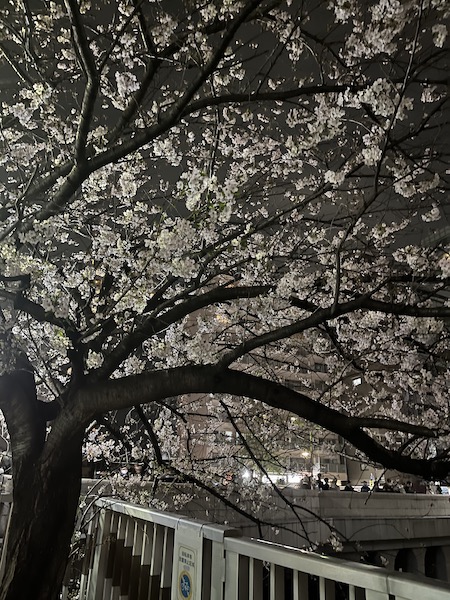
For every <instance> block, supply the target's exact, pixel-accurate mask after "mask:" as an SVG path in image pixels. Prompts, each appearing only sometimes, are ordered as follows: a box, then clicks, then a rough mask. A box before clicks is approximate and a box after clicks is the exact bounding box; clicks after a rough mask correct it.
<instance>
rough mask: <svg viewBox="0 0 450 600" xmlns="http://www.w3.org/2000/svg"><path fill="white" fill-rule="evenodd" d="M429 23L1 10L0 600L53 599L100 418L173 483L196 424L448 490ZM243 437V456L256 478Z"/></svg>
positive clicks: (343, 10)
mask: <svg viewBox="0 0 450 600" xmlns="http://www.w3.org/2000/svg"><path fill="white" fill-rule="evenodd" d="M448 18H449V8H448V3H446V2H445V0H405V1H401V2H400V1H399V0H373V1H371V2H359V1H357V0H330V1H327V2H316V1H313V0H311V1H309V0H306V1H304V2H298V1H297V0H290V1H289V0H285V1H282V0H241V1H237V0H235V1H229V0H228V1H225V2H216V1H213V2H208V3H206V2H205V3H203V2H197V1H196V0H192V1H189V2H188V1H187V0H186V1H184V2H178V3H172V2H158V3H157V2H154V1H152V0H114V1H108V2H106V1H102V0H98V1H96V2H89V1H88V0H33V1H32V0H9V1H8V2H4V3H3V6H2V8H1V9H0V51H1V57H2V58H1V64H0V77H1V80H2V86H1V92H0V95H1V130H0V133H1V141H0V143H1V148H2V152H1V157H0V169H1V175H0V194H1V209H0V222H1V227H0V264H1V269H0V279H1V289H0V298H1V338H0V344H1V356H0V367H1V377H0V408H1V410H2V412H3V414H4V417H5V420H6V423H7V427H8V431H9V435H10V439H11V448H12V455H13V480H14V506H13V511H12V519H11V526H10V531H9V537H8V543H7V558H6V562H5V565H6V570H5V574H4V579H3V583H2V588H1V593H0V598H2V599H3V600H5V599H9V600H12V599H17V598H31V597H33V598H36V599H42V600H43V599H45V600H51V599H53V598H56V597H57V594H58V590H59V588H60V584H61V580H62V577H63V574H64V568H65V564H66V560H67V554H68V548H69V544H70V538H71V534H72V530H73V525H74V520H75V513H76V508H77V502H78V495H79V489H80V476H81V456H82V446H83V442H84V441H85V442H86V444H88V446H89V444H90V441H91V440H90V438H89V435H90V434H91V433H92V431H93V429H95V427H96V426H95V424H96V423H97V424H98V423H101V422H102V419H103V418H104V417H103V415H105V414H111V411H122V410H131V409H132V408H133V407H136V408H134V410H135V411H136V414H137V415H138V417H139V419H140V422H141V424H142V427H141V429H140V431H141V432H143V434H145V436H146V437H145V439H146V440H147V442H148V448H144V449H143V450H142V452H144V453H145V456H146V460H148V461H153V462H154V463H155V464H156V463H159V464H162V463H164V461H165V460H166V459H165V454H164V448H165V447H168V446H171V447H173V445H177V444H178V445H179V451H177V452H176V453H175V454H176V456H177V460H178V461H179V462H178V463H175V462H174V463H173V464H172V465H171V468H172V469H173V470H174V471H175V470H179V471H180V472H184V473H186V474H187V475H188V476H189V477H190V478H191V479H190V481H191V482H199V483H201V481H204V479H202V477H201V476H200V474H198V473H197V472H195V471H192V472H190V471H189V469H190V468H191V467H192V463H191V462H190V461H189V460H188V458H187V457H189V453H186V454H183V451H182V449H183V448H186V447H187V446H188V445H189V443H192V440H194V439H195V435H194V434H195V431H191V433H192V437H191V438H189V427H191V429H193V430H195V428H196V427H197V431H198V430H199V428H200V429H201V427H203V425H199V422H198V420H197V421H196V420H195V414H199V415H207V416H209V417H210V419H213V418H214V419H216V422H219V421H220V422H225V421H226V422H228V423H231V424H232V425H233V427H234V428H235V430H236V431H239V432H240V433H241V434H242V435H243V437H244V438H245V435H246V434H248V433H249V432H255V434H256V433H257V432H260V431H262V430H261V429H260V428H259V426H257V425H256V421H255V419H256V418H258V417H260V416H261V414H262V413H264V412H267V411H269V410H272V409H273V410H275V411H277V414H288V415H291V416H293V417H295V418H294V419H292V420H290V419H289V420H288V421H289V429H290V435H295V434H296V431H298V434H299V435H300V433H301V432H303V431H304V422H305V420H306V421H309V422H311V423H313V424H314V425H317V426H320V427H322V428H323V429H326V430H329V431H332V432H334V433H335V434H337V435H339V436H341V437H342V438H343V439H345V440H347V442H348V443H350V444H352V445H353V446H354V447H355V448H356V449H357V450H358V451H359V452H360V453H362V454H363V455H364V456H365V457H366V458H367V460H372V461H376V462H378V463H381V464H382V465H384V466H385V467H386V468H395V469H398V470H401V471H404V472H407V473H413V474H417V475H420V476H422V477H426V478H436V479H443V478H445V477H446V476H447V474H448V473H449V471H450V459H449V458H448V454H449V451H450V437H449V430H448V425H447V423H448V417H449V405H448V380H449V372H448V365H447V358H448V350H449V345H448V327H447V321H446V319H448V317H449V316H450V306H449V296H448V292H449V282H450V259H449V256H448V253H447V251H446V245H447V244H448V241H449V239H450V238H449V230H448V228H447V227H446V214H447V208H448V207H447V204H446V202H447V198H448V191H449V183H450V181H449V178H450V172H449V166H448V165H449V164H450V148H449V142H448V140H449V139H450V136H449V134H450V127H449V126H450V119H449V98H448V69H449V48H448V44H447V40H446V35H447V25H446V23H448ZM311 357H318V358H319V360H321V361H322V362H323V363H325V364H326V365H327V368H328V372H327V377H326V385H325V386H322V387H321V388H320V389H318V388H315V387H314V386H312V385H311V376H310V371H311V370H313V367H312V366H311V363H310V362H308V359H310V358H311ZM354 375H358V376H360V377H361V378H363V379H364V382H365V383H366V384H367V386H368V387H367V389H368V390H369V391H368V392H367V394H365V395H363V396H362V395H361V394H358V393H357V390H356V389H353V388H352V386H351V385H348V382H349V381H350V380H351V378H352V376H354ZM293 381H294V382H295V386H293V385H292V382H293ZM204 395H206V400H203V401H202V402H200V400H199V398H204V397H205V396H204ZM202 406H203V407H204V408H203V409H202ZM188 413H189V414H190V415H191V416H192V415H193V416H192V419H191V420H189V419H186V415H187V414H188ZM204 418H205V417H202V419H204ZM177 419H178V420H179V421H183V420H184V423H185V425H186V427H185V431H187V433H186V434H183V436H181V435H180V433H179V432H180V430H179V428H178V425H177ZM103 422H104V421H103ZM208 422H209V423H210V425H208V427H210V428H211V423H212V421H211V420H209V421H208ZM169 424H171V425H170V427H169ZM267 428H268V425H267V424H266V438H262V441H261V444H259V445H258V444H257V443H256V442H253V441H251V442H248V441H247V442H246V445H245V451H246V456H248V457H250V458H251V459H252V460H253V461H254V462H255V463H258V462H259V464H260V465H261V466H263V462H261V461H262V459H261V460H260V459H259V458H258V456H260V455H261V456H262V454H261V452H262V450H264V446H266V448H267V449H266V452H270V447H269V446H270V444H269V441H270V436H269V435H268V434H267V431H268V429H267ZM87 430H88V431H89V435H88V437H87V438H86V440H85V432H86V431H87ZM250 437H251V436H250ZM256 437H257V436H256ZM245 439H249V438H245ZM266 442H267V443H266ZM431 449H432V450H433V451H431ZM136 451H137V452H138V450H136ZM223 459H224V460H225V461H226V459H227V457H226V456H223ZM183 460H184V462H183ZM189 473H190V475H189Z"/></svg>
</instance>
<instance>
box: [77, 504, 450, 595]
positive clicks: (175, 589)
mask: <svg viewBox="0 0 450 600" xmlns="http://www.w3.org/2000/svg"><path fill="white" fill-rule="evenodd" d="M78 597H79V600H110V599H120V600H126V599H129V600H142V599H146V600H149V599H152V600H169V599H170V600H417V599H420V600H450V586H449V585H447V584H445V583H444V582H440V583H438V582H434V581H433V580H430V579H425V578H419V577H416V576H412V575H408V574H401V573H396V572H392V571H387V570H385V569H382V568H378V567H372V566H368V565H362V564H359V563H354V562H349V561H345V560H340V559H336V558H331V557H327V556H320V555H317V554H314V553H310V552H306V551H303V550H298V549H295V548H289V547H285V546H279V545H277V544H273V543H268V542H263V541H261V540H254V539H250V538H241V537H240V532H239V531H238V530H236V529H231V528H227V527H225V526H221V525H213V524H210V523H206V522H201V521H194V520H191V519H185V518H183V517H180V516H179V515H177V514H169V513H163V512H160V511H156V510H150V509H147V508H145V507H142V506H137V505H134V504H128V503H125V502H121V501H116V500H112V499H107V498H103V499H100V500H97V501H96V503H95V512H94V514H93V517H92V519H91V521H90V523H89V531H88V534H87V539H86V555H85V560H84V566H83V573H82V577H81V582H80V590H79V596H78Z"/></svg>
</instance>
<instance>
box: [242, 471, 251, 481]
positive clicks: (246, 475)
mask: <svg viewBox="0 0 450 600" xmlns="http://www.w3.org/2000/svg"><path fill="white" fill-rule="evenodd" d="M251 476H252V474H251V473H250V471H249V470H248V469H244V471H243V473H242V477H243V479H250V477H251Z"/></svg>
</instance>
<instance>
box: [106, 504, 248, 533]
mask: <svg viewBox="0 0 450 600" xmlns="http://www.w3.org/2000/svg"><path fill="white" fill-rule="evenodd" d="M95 504H96V506H97V507H99V508H104V509H107V510H112V511H114V512H118V513H120V514H123V515H126V516H128V517H131V518H133V519H140V520H141V521H147V522H150V523H155V524H156V525H163V526H165V527H170V528H171V529H177V528H178V527H180V526H182V525H185V526H187V527H189V528H190V529H192V530H193V531H195V530H197V531H198V533H199V534H200V533H201V535H202V536H203V537H204V538H206V539H207V540H211V541H213V542H223V540H224V539H225V537H238V536H241V535H242V533H241V532H240V531H239V529H235V528H232V527H227V526H225V525H215V524H212V523H209V522H208V521H200V520H194V519H187V518H186V517H180V515H178V514H175V513H169V512H163V511H160V510H154V509H151V508H146V507H145V506H140V505H139V504H131V503H129V502H122V501H120V500H114V499H112V498H99V499H98V500H96V502H95Z"/></svg>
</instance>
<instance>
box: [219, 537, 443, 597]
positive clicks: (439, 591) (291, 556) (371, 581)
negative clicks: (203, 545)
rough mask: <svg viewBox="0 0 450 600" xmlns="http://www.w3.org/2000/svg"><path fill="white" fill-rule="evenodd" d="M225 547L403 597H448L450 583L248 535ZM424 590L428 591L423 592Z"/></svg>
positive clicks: (254, 557)
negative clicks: (428, 579)
mask: <svg viewBox="0 0 450 600" xmlns="http://www.w3.org/2000/svg"><path fill="white" fill-rule="evenodd" d="M224 544H225V550H229V551H231V552H235V553H236V554H240V555H242V556H249V557H250V558H253V559H257V560H264V561H267V562H270V563H274V564H276V565H281V566H283V567H287V568H289V569H293V570H294V571H299V572H303V573H308V574H310V575H316V576H320V577H324V578H325V579H329V580H331V581H338V582H341V583H346V584H349V585H353V586H355V587H360V588H363V589H370V590H373V591H376V592H381V593H384V594H394V595H397V596H399V597H405V598H421V600H425V599H427V600H450V586H449V585H448V584H447V585H446V584H445V583H443V582H439V581H436V580H434V581H433V583H428V582H426V581H424V580H423V579H422V578H420V577H416V576H415V575H411V574H408V573H402V574H401V575H400V574H398V573H393V572H392V571H388V570H385V569H382V568H380V567H375V566H372V565H364V564H360V563H357V562H351V561H348V560H344V559H340V558H333V557H331V556H322V555H319V554H316V555H312V554H311V553H309V552H308V551H306V550H300V549H298V548H291V547H288V546H280V545H278V544H274V543H272V542H264V541H262V540H252V539H248V538H237V539H233V538H227V539H226V540H224ZM426 592H428V593H429V595H424V594H426Z"/></svg>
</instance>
